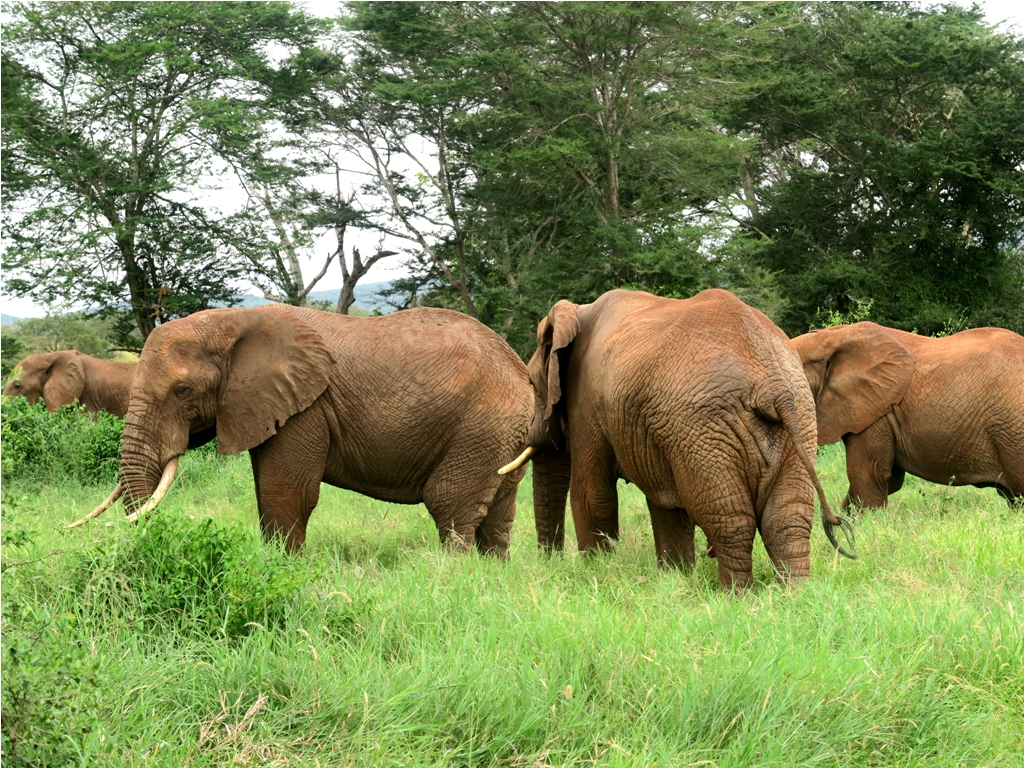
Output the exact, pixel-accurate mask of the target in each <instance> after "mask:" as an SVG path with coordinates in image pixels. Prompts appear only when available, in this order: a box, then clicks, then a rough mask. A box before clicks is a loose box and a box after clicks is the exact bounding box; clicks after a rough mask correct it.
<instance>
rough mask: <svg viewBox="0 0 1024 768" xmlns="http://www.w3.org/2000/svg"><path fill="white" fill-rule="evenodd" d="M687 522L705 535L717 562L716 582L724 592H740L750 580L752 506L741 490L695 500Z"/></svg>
mask: <svg viewBox="0 0 1024 768" xmlns="http://www.w3.org/2000/svg"><path fill="white" fill-rule="evenodd" d="M687 510H688V511H689V516H690V518H691V519H692V520H693V521H694V522H695V523H696V524H698V525H700V527H701V528H702V529H703V531H704V533H705V534H707V537H708V544H709V546H710V547H713V548H714V553H715V558H716V559H717V561H718V579H719V581H721V583H722V586H723V587H725V588H726V589H733V590H737V591H739V590H742V589H745V588H746V587H747V586H749V585H750V582H751V580H752V579H753V554H754V536H755V534H756V532H757V523H756V522H755V518H754V505H753V502H752V501H751V500H750V498H749V496H748V494H746V493H744V492H743V487H742V486H741V485H739V484H737V489H736V490H735V491H733V492H730V493H725V494H724V495H720V496H717V497H715V498H711V499H710V500H708V499H697V500H696V503H694V504H693V506H692V509H691V508H690V507H689V506H688V507H687Z"/></svg>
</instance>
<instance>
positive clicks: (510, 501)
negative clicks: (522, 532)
mask: <svg viewBox="0 0 1024 768" xmlns="http://www.w3.org/2000/svg"><path fill="white" fill-rule="evenodd" d="M525 474H526V467H525V466H523V467H520V468H519V469H517V470H515V471H514V472H510V473H509V474H508V475H506V476H505V479H504V480H503V481H502V483H501V485H500V486H498V492H497V493H496V494H495V496H494V501H492V502H491V506H490V507H488V508H487V514H486V516H484V519H483V520H482V521H481V522H480V527H478V528H477V529H476V547H477V549H478V550H479V551H480V552H481V553H482V554H488V555H494V556H496V557H500V558H501V559H503V560H507V559H508V545H509V543H510V542H511V540H512V521H513V520H515V517H516V491H517V490H518V488H519V481H520V480H522V479H523V475H525Z"/></svg>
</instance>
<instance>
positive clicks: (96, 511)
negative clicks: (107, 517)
mask: <svg viewBox="0 0 1024 768" xmlns="http://www.w3.org/2000/svg"><path fill="white" fill-rule="evenodd" d="M122 493H124V483H118V484H117V488H115V489H114V492H113V493H112V494H110V495H109V496H107V498H106V499H104V501H103V503H102V504H100V505H99V506H98V507H96V509H94V510H93V511H92V512H90V513H89V514H88V515H86V516H85V517H83V518H82V519H81V520H75V522H73V523H70V524H69V525H65V526H64V527H65V528H66V529H68V530H71V529H72V528H77V527H78V526H80V525H85V524H86V523H88V522H89V521H90V520H92V519H93V518H94V517H99V516H100V515H102V514H103V513H104V512H106V511H107V509H108V508H109V507H110V505H111V504H113V503H114V502H115V501H117V500H118V499H119V498H121V494H122Z"/></svg>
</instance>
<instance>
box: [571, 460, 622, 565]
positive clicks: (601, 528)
mask: <svg viewBox="0 0 1024 768" xmlns="http://www.w3.org/2000/svg"><path fill="white" fill-rule="evenodd" d="M571 460H572V476H571V477H570V480H569V496H570V499H571V501H572V520H573V525H575V527H576V542H577V545H578V546H579V550H580V552H587V551H590V550H594V549H609V548H610V547H611V544H612V542H613V541H618V539H619V495H618V492H617V491H616V489H615V480H616V475H615V472H613V471H612V466H613V464H614V455H613V454H612V451H611V447H610V446H601V447H600V448H597V449H594V450H588V451H584V450H576V449H575V448H574V449H573V453H572V459H571Z"/></svg>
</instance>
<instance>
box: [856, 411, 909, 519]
mask: <svg viewBox="0 0 1024 768" xmlns="http://www.w3.org/2000/svg"><path fill="white" fill-rule="evenodd" d="M843 442H844V443H846V476H847V477H848V478H849V480H850V490H849V491H848V492H847V494H846V498H845V499H843V509H847V508H848V507H849V505H850V504H851V503H852V504H855V505H857V506H860V507H868V508H878V507H884V506H886V504H888V499H889V482H890V480H891V479H892V478H893V474H894V473H893V466H894V463H895V458H896V442H895V439H894V438H893V435H892V430H891V429H890V428H889V425H888V423H887V422H886V421H885V419H879V420H878V421H876V422H875V423H874V424H872V425H871V426H870V427H868V428H867V429H865V430H864V431H863V432H861V433H859V434H856V435H846V436H845V437H844V438H843ZM902 471H903V470H902V469H901V470H900V472H902ZM900 484H901V485H902V482H901V481H900Z"/></svg>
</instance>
